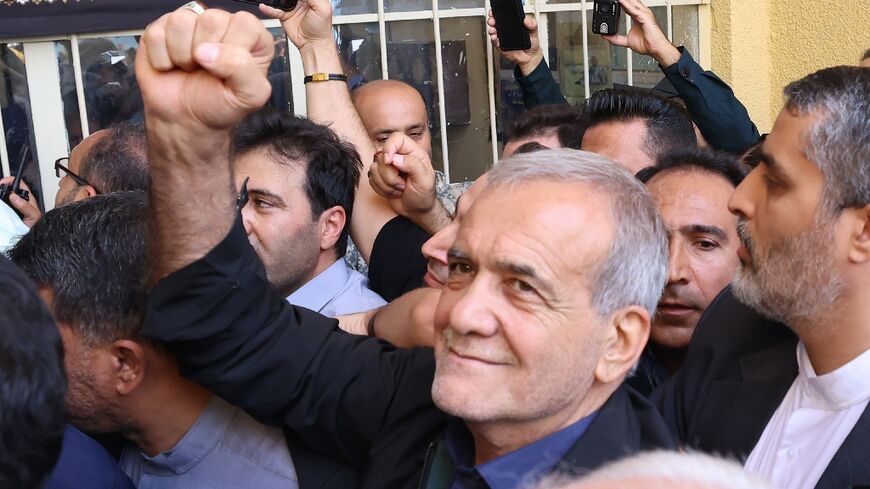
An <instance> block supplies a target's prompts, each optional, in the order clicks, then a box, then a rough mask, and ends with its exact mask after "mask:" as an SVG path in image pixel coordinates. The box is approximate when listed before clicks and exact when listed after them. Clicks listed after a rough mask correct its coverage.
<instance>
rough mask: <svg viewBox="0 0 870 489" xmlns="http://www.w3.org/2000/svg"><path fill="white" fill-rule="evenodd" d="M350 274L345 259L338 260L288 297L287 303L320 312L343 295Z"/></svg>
mask: <svg viewBox="0 0 870 489" xmlns="http://www.w3.org/2000/svg"><path fill="white" fill-rule="evenodd" d="M349 276H350V273H349V272H348V270H347V265H346V264H345V262H344V259H343V258H341V259H338V260H336V261H335V263H333V264H332V265H330V266H329V268H327V269H326V270H324V271H322V272H320V273H319V274H318V275H317V276H316V277H314V278H313V279H311V280H309V281H308V282H306V283H305V284H304V285H303V286H302V287H299V288H298V289H296V292H293V293H292V294H290V296H288V297H287V302H289V303H291V304H293V305H294V306H302V307H304V308H306V309H311V310H312V311H316V312H320V311H321V310H322V309H323V308H324V307H326V305H327V304H329V302H330V301H332V299H334V298H335V297H336V296H337V295H338V294H340V293H341V290H342V288H343V287H344V284H346V283H347V279H348V277H349Z"/></svg>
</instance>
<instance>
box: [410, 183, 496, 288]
mask: <svg viewBox="0 0 870 489" xmlns="http://www.w3.org/2000/svg"><path fill="white" fill-rule="evenodd" d="M486 182H487V179H486V174H484V175H481V177H480V178H478V179H477V180H475V182H474V183H473V184H472V185H471V187H469V188H468V190H466V191H465V193H464V194H462V196H461V197H459V200H458V201H457V202H456V211H455V212H454V214H453V222H451V223H450V224H448V225H447V226H445V227H444V228H442V229H441V230H440V231H438V232H437V233H435V235H434V236H432V237H431V238H429V240H428V241H426V242H425V243H423V248H422V250H421V251H422V253H423V256H425V257H426V258H427V259H428V260H429V265H428V270H427V272H426V276H425V277H423V281H424V282H425V283H426V285H427V286H429V287H434V288H436V289H440V288H441V287H444V284H445V283H446V282H447V273H448V270H447V252H448V251H449V250H450V247H451V246H452V245H453V241H455V240H456V232H457V231H458V230H459V224H460V223H461V222H462V216H464V215H465V213H466V212H468V209H469V208H470V207H471V204H472V202H474V200H475V199H476V198H477V196H478V194H480V193H481V192H482V191H483V190H484V189H485V188H486Z"/></svg>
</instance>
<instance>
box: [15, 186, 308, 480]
mask: <svg viewBox="0 0 870 489" xmlns="http://www.w3.org/2000/svg"><path fill="white" fill-rule="evenodd" d="M146 210H147V201H146V196H145V194H144V193H143V192H115V193H111V194H105V195H98V196H95V197H93V198H90V199H85V200H83V201H80V202H76V203H73V204H70V205H67V206H64V207H60V208H58V209H54V210H52V211H51V212H48V213H47V214H46V215H45V216H44V217H43V218H42V219H41V220H40V221H39V222H38V223H37V224H36V225H35V226H34V227H33V229H32V230H31V231H30V233H28V234H27V235H25V236H24V237H23V238H22V239H21V240H20V241H19V242H18V243H17V244H16V245H15V247H13V248H12V249H11V250H10V252H9V255H10V257H11V258H12V260H13V261H14V262H15V263H16V264H18V265H19V266H20V267H21V268H22V269H24V271H25V272H26V273H27V274H28V275H29V276H30V278H31V279H32V280H33V281H34V282H35V283H36V284H37V285H38V287H39V289H40V292H41V294H42V296H43V297H44V298H45V299H46V302H48V304H49V305H50V308H51V309H52V312H53V313H54V316H55V318H56V319H57V322H58V326H59V329H60V336H61V338H62V339H63V346H64V350H65V360H66V370H67V375H68V378H69V391H68V393H67V406H68V409H69V413H70V418H71V421H72V422H73V424H75V425H76V426H78V427H80V428H82V429H83V430H86V431H88V432H91V433H120V434H121V435H123V436H124V437H125V438H126V439H127V440H128V441H129V442H130V443H128V444H126V445H125V447H124V449H123V452H122V455H121V460H120V464H121V467H122V468H123V469H124V472H126V473H127V475H129V476H130V478H131V479H132V480H133V481H135V483H136V486H137V487H153V488H160V489H171V488H219V487H223V488H236V487H269V488H275V489H278V488H288V487H289V488H291V489H292V488H294V487H296V472H295V468H294V466H293V462H292V460H291V459H290V455H289V453H288V449H287V445H286V444H285V441H284V437H283V434H282V433H281V431H280V430H278V429H272V428H267V427H265V426H262V425H260V424H259V423H257V422H256V421H254V420H253V419H251V418H250V417H249V416H248V415H246V414H245V413H244V412H243V411H241V410H240V409H237V408H234V407H232V406H230V405H229V404H227V403H226V402H224V401H223V400H221V399H219V398H217V397H214V396H212V394H211V393H210V392H208V391H207V390H205V389H204V388H202V387H200V386H199V385H197V384H195V383H193V382H191V381H188V380H186V379H184V378H183V377H181V375H180V374H179V372H178V364H177V362H176V360H175V358H174V357H173V355H172V354H171V353H170V352H169V351H168V350H167V349H166V348H165V347H163V346H162V345H160V344H158V343H155V342H153V341H150V340H147V339H145V338H143V337H141V336H140V335H139V330H140V329H141V326H142V321H143V316H144V313H145V295H146V288H145V272H146V261H145V249H146V239H145V237H146V228H147V223H146ZM64 487H65V486H64ZM89 487H94V486H89Z"/></svg>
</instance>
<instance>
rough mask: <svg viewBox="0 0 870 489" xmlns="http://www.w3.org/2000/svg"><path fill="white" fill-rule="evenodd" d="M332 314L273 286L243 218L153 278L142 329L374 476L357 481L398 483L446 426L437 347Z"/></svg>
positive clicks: (246, 402)
mask: <svg viewBox="0 0 870 489" xmlns="http://www.w3.org/2000/svg"><path fill="white" fill-rule="evenodd" d="M337 324H338V323H337V321H336V320H334V319H330V318H326V317H324V316H321V315H319V314H317V313H314V312H312V311H309V310H307V309H303V308H297V307H293V306H291V305H289V304H288V303H287V302H286V301H285V300H284V299H283V298H281V297H279V296H278V295H277V294H275V293H274V292H273V291H272V288H271V286H270V285H269V283H268V282H267V280H266V275H265V271H264V270H263V266H262V264H261V263H260V261H259V259H258V258H257V255H256V254H255V253H254V251H253V249H252V248H251V246H250V244H249V243H248V239H247V237H246V235H245V231H244V227H243V225H242V222H241V219H238V220H237V221H236V223H235V225H234V226H233V228H232V230H231V231H230V233H229V234H228V235H227V237H226V238H224V240H223V241H222V242H221V243H220V244H219V245H218V246H217V247H215V248H214V249H213V250H212V251H211V252H209V253H208V254H207V255H206V256H205V257H203V258H202V259H200V260H198V261H196V262H194V263H192V264H190V265H188V266H187V267H184V268H182V269H181V270H178V271H176V272H175V273H173V274H172V275H170V276H169V277H167V278H165V279H164V280H162V281H161V282H160V283H159V284H158V285H157V286H156V287H155V288H154V290H153V291H152V292H151V294H150V296H149V298H148V306H147V312H146V317H145V324H144V327H143V335H145V336H147V337H150V338H154V339H157V340H159V341H162V342H166V343H168V344H169V346H170V348H171V349H172V350H173V351H174V352H175V353H176V354H177V355H178V358H179V360H180V363H181V373H182V374H183V375H184V376H186V377H188V378H190V379H192V380H194V381H196V382H198V383H200V384H202V385H203V386H205V387H207V388H208V389H210V390H212V391H213V392H215V393H216V394H217V395H219V396H221V397H223V398H225V399H226V400H227V401H229V402H231V403H233V404H235V405H238V406H240V407H242V408H244V409H246V410H247V411H248V412H250V413H251V414H252V415H253V416H254V417H256V418H257V419H258V420H260V421H261V422H264V423H266V424H271V425H276V426H280V425H284V426H286V427H287V428H289V429H291V430H293V431H294V432H296V433H297V434H298V435H299V437H300V439H301V441H302V442H303V443H304V444H306V445H307V446H309V447H310V448H312V449H314V450H316V451H318V452H320V453H324V454H329V455H330V456H332V457H335V459H336V460H339V461H341V462H343V463H347V464H351V465H353V466H356V467H358V468H359V469H360V470H362V471H364V472H365V475H364V477H366V478H368V479H369V480H370V481H373V482H376V483H375V484H373V485H370V486H368V485H366V484H365V483H364V484H363V486H364V487H392V486H390V485H389V484H388V482H391V481H392V482H395V483H397V485H401V484H399V482H400V481H401V482H407V481H408V480H409V479H411V478H413V476H414V474H415V473H416V472H417V471H418V470H419V466H418V465H416V464H417V463H418V460H419V461H420V462H421V461H422V458H423V455H424V452H425V449H426V447H427V446H428V442H429V441H430V440H431V438H432V437H434V436H435V434H436V433H437V432H438V431H440V429H441V428H442V426H443V415H442V414H441V413H440V412H438V411H437V410H436V409H435V407H434V406H433V404H432V400H431V394H430V389H431V385H432V377H433V375H434V358H433V355H432V351H431V349H415V350H402V349H397V348H395V347H392V346H391V345H389V344H388V343H385V342H382V341H380V340H377V339H374V338H368V337H363V336H356V335H350V334H346V333H344V332H343V331H341V330H339V329H338V327H337ZM384 482H387V483H384Z"/></svg>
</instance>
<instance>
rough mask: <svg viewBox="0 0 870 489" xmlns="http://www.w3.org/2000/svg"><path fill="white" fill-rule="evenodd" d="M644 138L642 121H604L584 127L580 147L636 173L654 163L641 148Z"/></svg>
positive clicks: (644, 132)
mask: <svg viewBox="0 0 870 489" xmlns="http://www.w3.org/2000/svg"><path fill="white" fill-rule="evenodd" d="M645 138H646V123H644V122H643V121H640V120H638V121H632V122H605V123H603V124H598V125H595V126H592V127H590V128H588V129H586V132H585V133H584V134H583V142H582V143H581V144H580V149H582V150H583V151H591V152H593V153H598V154H600V155H601V156H606V157H607V158H610V159H611V160H613V161H615V162H616V163H618V164H619V165H620V166H622V167H623V168H625V169H626V170H628V171H630V172H631V173H637V172H639V171H641V170H643V169H644V168H646V167H648V166H652V165H654V164H655V160H654V159H653V157H652V156H650V155H648V154H646V152H645V151H644V149H643V142H644V139H645Z"/></svg>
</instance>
